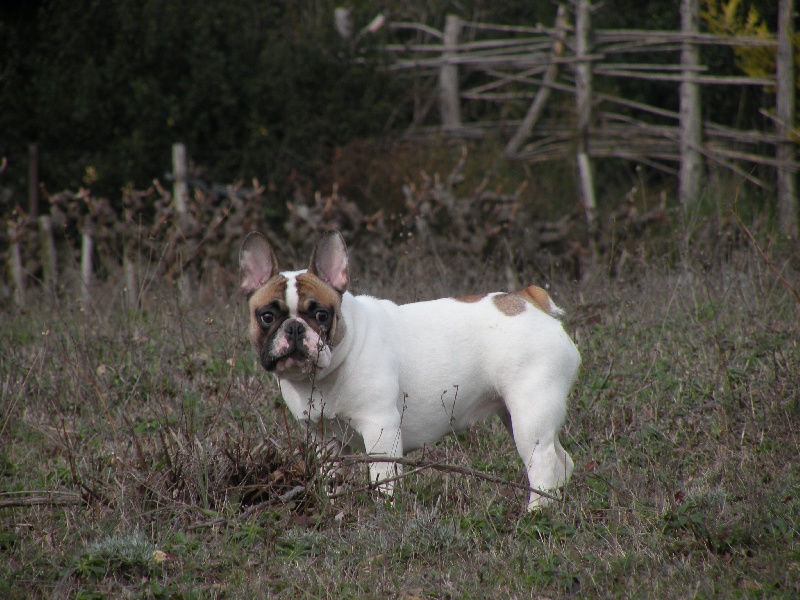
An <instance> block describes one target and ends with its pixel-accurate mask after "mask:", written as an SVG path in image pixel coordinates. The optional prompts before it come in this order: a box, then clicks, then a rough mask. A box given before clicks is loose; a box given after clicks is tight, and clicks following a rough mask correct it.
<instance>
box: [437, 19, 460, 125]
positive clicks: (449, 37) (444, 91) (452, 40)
mask: <svg viewBox="0 0 800 600" xmlns="http://www.w3.org/2000/svg"><path fill="white" fill-rule="evenodd" d="M460 35H461V19H459V18H458V17H457V16H456V15H447V18H446V20H445V26H444V52H443V53H442V60H443V61H444V64H443V65H442V67H441V68H440V69H439V110H440V111H441V116H442V126H443V127H444V128H445V130H455V129H459V128H460V127H461V95H460V93H459V86H458V65H456V64H454V63H453V62H452V60H453V59H454V58H455V57H456V56H457V52H456V50H455V48H456V47H457V46H458V38H459V36H460Z"/></svg>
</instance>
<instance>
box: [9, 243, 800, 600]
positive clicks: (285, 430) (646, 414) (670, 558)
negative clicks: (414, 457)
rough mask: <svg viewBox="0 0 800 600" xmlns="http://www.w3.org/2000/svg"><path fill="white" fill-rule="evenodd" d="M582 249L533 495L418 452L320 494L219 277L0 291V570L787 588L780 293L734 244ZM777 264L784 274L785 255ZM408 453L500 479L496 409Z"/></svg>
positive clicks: (152, 582) (129, 590)
mask: <svg viewBox="0 0 800 600" xmlns="http://www.w3.org/2000/svg"><path fill="white" fill-rule="evenodd" d="M686 246H687V247H689V246H690V244H688V243H686ZM421 255H422V256H423V257H424V255H425V253H424V249H423V252H422V253H421ZM632 256H633V254H632ZM362 258H363V257H362ZM409 260H415V261H416V260H417V255H415V257H413V258H412V259H409ZM634 262H635V261H634V259H631V260H630V261H629V262H628V265H631V264H633V263H634ZM353 263H354V265H355V266H354V268H355V270H356V273H357V272H358V270H359V257H354V260H353ZM402 267H403V266H402V265H401V266H400V267H399V268H398V272H400V273H402V272H404V269H403V268H402ZM413 267H414V265H410V266H406V269H405V271H406V272H407V271H408V269H411V268H413ZM630 268H631V267H629V269H630ZM363 270H364V272H370V271H368V270H367V269H363ZM501 271H502V270H501V269H499V270H498V273H501ZM602 271H603V270H602V269H601V270H599V271H598V273H596V274H594V275H589V276H587V277H586V278H585V279H584V281H583V282H581V283H575V282H568V281H561V282H559V281H553V282H551V283H552V290H553V293H554V296H555V298H556V301H557V302H558V303H559V304H560V305H562V306H563V307H565V308H566V309H567V310H568V313H569V317H568V319H567V322H566V327H567V328H568V330H569V331H570V333H571V334H573V336H574V337H575V339H576V340H577V343H578V345H579V347H580V350H581V353H582V356H583V360H584V364H583V367H582V370H581V373H580V379H579V381H578V384H577V386H576V389H575V391H574V393H573V394H572V396H571V399H570V411H569V414H568V420H567V424H566V426H565V430H564V433H563V435H562V440H563V442H564V445H565V447H566V448H567V450H568V451H569V452H570V453H571V454H572V456H573V458H574V459H575V463H576V470H575V473H574V475H573V479H572V481H571V482H570V484H569V486H568V488H567V490H566V494H565V497H564V500H563V502H561V503H559V504H556V505H553V506H550V507H548V508H546V509H545V510H543V511H541V512H540V513H537V514H526V513H525V512H524V511H523V507H524V505H525V495H526V494H525V492H524V491H521V490H518V489H515V488H513V487H510V486H504V485H498V484H496V483H492V482H489V481H485V480H482V479H480V478H476V477H467V476H463V475H457V474H453V473H448V472H446V471H437V470H424V471H422V472H419V473H416V474H413V475H410V476H409V477H407V478H406V479H405V480H404V481H403V483H402V485H401V486H400V488H399V490H398V492H397V496H396V499H395V501H394V503H393V504H387V502H386V501H385V500H383V499H381V498H380V497H377V496H374V495H373V494H371V493H370V492H369V491H364V490H359V489H358V487H359V486H354V487H353V488H351V491H350V492H349V493H346V494H344V495H342V496H340V497H338V498H336V499H335V500H329V499H328V485H327V482H326V481H325V480H324V479H323V478H322V477H321V476H320V475H319V471H320V470H319V468H318V467H319V465H318V464H316V463H317V460H316V458H315V456H314V453H313V452H312V451H311V450H310V449H309V448H308V445H307V444H306V440H305V436H304V434H303V432H302V431H301V430H300V429H299V428H298V427H297V426H296V425H295V424H294V423H293V421H292V419H291V417H290V415H288V414H287V412H286V410H285V409H284V408H283V406H282V404H281V401H280V399H279V398H278V394H277V389H276V386H275V384H274V382H272V381H271V380H270V378H269V377H268V376H267V375H266V374H265V373H263V372H262V371H261V370H260V368H259V367H258V366H257V364H256V361H255V359H254V357H253V355H252V353H251V351H250V349H249V347H248V345H247V342H246V323H245V320H244V302H243V301H242V300H241V299H240V298H239V297H238V296H237V295H236V293H235V291H234V290H233V288H232V287H231V288H230V289H227V290H224V291H223V292H220V290H219V289H205V290H203V289H198V290H197V292H196V297H195V298H194V299H193V300H181V299H180V296H179V295H178V294H177V292H176V289H175V288H174V287H172V286H169V285H168V284H166V283H160V284H158V283H154V284H153V285H152V286H151V288H150V289H151V293H150V294H149V295H148V297H147V298H146V299H145V301H144V302H143V304H144V308H142V309H141V310H137V311H129V310H126V309H125V306H124V303H123V302H122V300H121V296H119V292H118V291H116V290H114V289H113V287H112V286H108V287H100V288H99V289H98V290H97V291H96V294H95V296H94V297H95V302H94V303H93V305H92V306H91V307H88V308H87V310H85V311H84V310H82V309H81V308H80V307H79V306H78V305H77V304H74V302H73V301H72V300H69V299H65V298H54V297H52V296H46V295H42V296H41V297H39V298H37V299H35V301H34V302H32V304H31V306H30V307H29V309H28V311H27V312H26V313H25V314H22V315H17V314H15V313H12V312H9V310H8V309H6V313H5V314H4V315H3V316H2V327H0V347H2V348H3V351H2V353H0V385H2V388H1V390H2V401H1V402H0V406H1V407H2V409H0V592H1V593H2V594H3V596H4V597H5V598H7V599H9V600H12V599H16V598H84V599H86V598H119V597H130V598H269V597H281V598H284V597H285V598H317V597H322V598H362V597H374V598H377V597H397V598H405V599H408V600H412V599H417V598H484V597H508V598H531V597H542V598H545V597H546V598H558V597H641V598H663V597H673V598H686V597H698V598H710V597H743V598H750V597H754V598H758V597H769V598H776V597H777V598H780V597H785V598H791V597H798V595H800V533H799V532H798V525H797V524H798V523H800V501H798V498H800V461H798V460H797V456H798V450H799V449H800V427H798V423H800V335H799V334H800V326H798V323H800V307H799V306H798V305H797V303H796V302H795V301H794V299H793V297H792V295H791V294H790V293H789V292H788V291H787V290H786V289H785V288H784V287H783V286H782V285H781V284H780V282H778V281H777V279H776V277H775V276H774V274H773V273H772V272H771V271H770V270H769V269H768V268H767V267H766V265H765V264H764V263H763V261H762V260H761V259H760V258H759V257H758V256H757V254H756V253H755V252H754V251H752V250H750V249H748V248H746V247H738V248H734V249H733V250H730V249H728V250H726V256H725V257H724V258H721V257H716V258H715V259H714V260H710V259H709V256H708V255H704V256H702V257H696V256H692V255H691V253H690V252H686V253H684V256H683V257H682V259H681V260H680V261H677V262H675V263H674V264H672V265H668V264H664V265H661V264H655V263H654V262H652V261H650V262H648V261H646V260H644V259H642V260H641V261H640V262H639V263H637V264H636V265H635V269H633V270H629V271H628V272H626V273H625V274H619V275H618V276H616V277H614V278H609V277H608V276H607V275H604V274H602ZM782 272H783V274H784V276H786V277H787V279H788V280H789V281H793V282H794V284H797V282H798V256H796V255H794V256H792V255H791V254H788V255H787V257H786V260H785V263H782ZM520 276H521V277H522V278H523V279H531V280H536V281H537V282H538V283H548V282H542V281H541V280H540V278H538V277H533V276H532V274H531V273H520ZM442 278H443V279H442ZM490 278H491V275H490V273H489V274H487V270H485V269H474V268H458V265H450V266H449V267H448V266H447V265H440V266H439V268H438V270H437V274H436V281H425V280H415V282H414V289H413V291H412V292H411V293H413V295H414V296H416V297H426V294H427V296H428V297H430V296H431V295H434V294H435V293H437V291H438V290H439V289H440V288H442V287H450V288H452V289H453V293H454V294H455V293H464V292H466V291H479V290H477V289H474V288H473V289H470V288H471V287H472V286H478V287H480V288H481V290H483V289H486V287H487V285H489V284H491V285H492V286H493V287H503V284H502V282H501V276H500V275H498V277H497V279H496V280H495V281H489V279H490ZM476 281H477V282H478V283H476ZM369 283H370V285H372V286H374V287H376V288H378V289H379V290H381V291H382V293H386V294H388V295H392V296H395V297H399V296H402V295H403V294H406V295H408V294H409V292H408V289H405V290H401V289H399V286H402V285H404V284H402V283H398V282H396V281H393V280H392V279H391V278H389V277H387V278H386V280H385V281H379V282H369ZM406 283H408V282H406ZM425 286H428V287H427V288H426V287H425ZM426 290H427V291H426ZM428 292H430V293H428ZM426 459H432V460H437V461H443V462H444V463H446V464H450V465H456V466H459V467H464V468H468V469H471V470H473V471H480V472H487V473H489V474H491V475H492V476H494V477H502V478H504V479H506V480H508V481H512V482H517V483H519V482H523V481H524V474H523V471H522V468H521V464H520V461H519V459H518V457H517V456H516V453H515V451H514V447H513V443H512V442H511V440H510V439H509V438H508V436H507V435H506V433H505V431H504V428H503V427H502V425H501V423H500V422H499V420H497V419H496V418H495V419H492V420H490V421H488V422H487V423H486V424H484V425H483V426H481V427H479V428H476V429H475V430H473V431H471V432H469V433H468V434H464V435H460V436H458V437H451V438H448V439H446V440H444V441H442V442H441V443H439V444H438V445H436V446H435V447H433V448H430V449H428V450H427V451H426ZM362 477H363V475H362Z"/></svg>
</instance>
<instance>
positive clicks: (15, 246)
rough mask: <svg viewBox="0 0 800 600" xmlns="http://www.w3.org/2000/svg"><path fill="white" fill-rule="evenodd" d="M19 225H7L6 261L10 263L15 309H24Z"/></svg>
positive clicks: (23, 280) (23, 275)
mask: <svg viewBox="0 0 800 600" xmlns="http://www.w3.org/2000/svg"><path fill="white" fill-rule="evenodd" d="M21 227H22V226H21V225H19V224H14V223H9V225H8V239H9V242H10V243H9V249H8V250H9V252H8V261H9V262H10V263H11V276H12V277H13V278H14V302H16V303H17V308H19V309H20V310H23V309H24V308H25V270H24V268H23V266H22V252H20V249H19V234H20V229H21Z"/></svg>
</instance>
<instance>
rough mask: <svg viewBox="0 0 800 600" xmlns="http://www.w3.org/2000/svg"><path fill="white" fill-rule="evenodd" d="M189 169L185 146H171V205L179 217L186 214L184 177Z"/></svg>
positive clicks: (187, 190) (187, 189) (186, 190)
mask: <svg viewBox="0 0 800 600" xmlns="http://www.w3.org/2000/svg"><path fill="white" fill-rule="evenodd" d="M188 171H189V169H188V167H187V166H186V145H185V144H180V143H178V144H173V145H172V176H173V178H174V179H173V182H172V205H173V206H174V208H175V210H176V211H177V213H178V214H179V215H181V216H183V215H185V214H186V196H187V194H188V193H189V187H188V185H187V184H186V177H187V173H188Z"/></svg>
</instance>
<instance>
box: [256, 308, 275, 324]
mask: <svg viewBox="0 0 800 600" xmlns="http://www.w3.org/2000/svg"><path fill="white" fill-rule="evenodd" d="M258 321H259V322H260V323H261V325H262V326H264V327H269V326H270V325H272V324H273V323H274V322H275V315H274V314H272V312H270V311H268V310H265V311H264V312H262V313H261V314H259V315H258Z"/></svg>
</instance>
